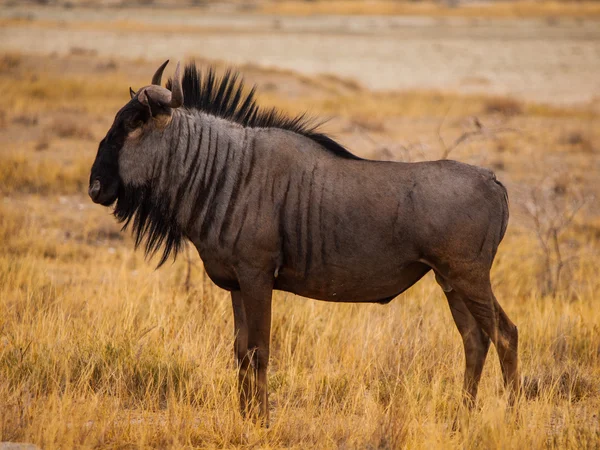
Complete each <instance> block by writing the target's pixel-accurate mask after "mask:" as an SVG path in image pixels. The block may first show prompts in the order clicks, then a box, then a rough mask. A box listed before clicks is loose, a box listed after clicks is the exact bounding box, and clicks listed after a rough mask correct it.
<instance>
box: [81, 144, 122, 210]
mask: <svg viewBox="0 0 600 450" xmlns="http://www.w3.org/2000/svg"><path fill="white" fill-rule="evenodd" d="M111 147H113V146H110V145H108V146H107V145H106V139H104V140H103V141H102V142H101V143H100V147H99V148H98V154H97V155H96V160H95V161H94V165H93V166H92V172H91V174H90V185H89V188H88V194H89V195H90V198H91V199H92V201H93V202H94V203H99V204H101V205H103V206H110V205H112V204H113V203H114V202H115V200H117V196H118V194H119V185H120V183H121V181H120V178H119V166H118V162H117V158H118V150H117V149H115V148H111Z"/></svg>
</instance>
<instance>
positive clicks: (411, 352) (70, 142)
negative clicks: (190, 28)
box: [0, 61, 600, 449]
mask: <svg viewBox="0 0 600 450" xmlns="http://www.w3.org/2000/svg"><path fill="white" fill-rule="evenodd" d="M15 64H16V66H15ZM20 64H26V61H25V62H21V63H11V67H10V68H7V69H5V70H4V71H2V73H1V74H0V89H4V88H8V86H12V87H13V89H4V90H5V92H6V93H7V94H6V100H5V101H6V104H5V105H4V107H5V108H6V109H5V111H6V113H7V121H6V122H7V125H6V129H5V130H3V131H6V132H7V133H13V135H14V136H16V137H18V136H21V134H26V135H29V134H31V139H30V140H27V139H25V138H23V139H24V140H23V142H21V143H20V144H19V145H17V144H10V143H7V142H6V141H3V142H4V145H3V146H2V147H1V148H0V180H1V182H0V192H1V194H2V200H1V201H0V242H2V245H1V246H0V311H1V314H0V404H1V405H2V408H0V441H7V440H10V441H27V442H34V443H36V444H38V445H40V446H41V447H43V448H44V449H53V448H63V449H64V448H71V447H78V448H161V449H162V448H191V447H201V448H207V447H208V448H214V447H225V448H232V447H234V448H236V447H237V448H241V447H244V448H247V447H260V448H282V447H286V448H319V449H321V448H339V447H344V448H506V449H511V448H514V449H521V448H533V449H542V448H573V449H575V448H594V447H597V446H598V442H600V424H599V420H598V414H599V412H600V389H599V386H600V309H599V308H598V307H597V293H598V291H599V290H600V279H599V278H598V276H597V273H598V270H599V268H600V257H599V255H600V253H599V251H600V240H599V238H600V223H599V222H598V220H597V218H593V217H586V216H583V215H582V217H581V218H579V219H578V220H577V221H576V222H575V224H574V226H573V227H572V228H571V229H569V230H567V232H566V233H565V234H564V235H563V236H562V237H561V243H562V245H565V246H568V248H570V249H571V251H572V254H573V256H574V258H573V259H572V261H571V263H570V270H569V271H568V274H567V275H568V278H567V279H566V280H565V281H566V285H567V286H568V288H566V289H564V290H563V291H561V292H560V293H558V294H557V295H555V296H544V295H542V294H541V293H540V288H539V286H540V283H539V276H540V265H541V254H540V250H539V245H538V243H537V241H536V238H535V236H534V234H533V232H532V231H531V230H529V229H527V228H523V227H522V226H519V222H518V220H517V221H515V220H513V221H512V222H511V225H510V227H509V233H508V235H507V237H506V239H505V241H504V242H503V244H502V245H501V247H500V250H499V253H498V257H497V261H496V264H495V266H494V270H493V282H494V286H495V291H496V295H497V297H498V298H499V300H500V302H501V303H502V305H503V307H504V308H505V310H506V311H507V312H508V314H509V315H510V317H511V318H512V319H513V320H514V321H515V322H516V323H517V325H518V326H519V329H520V346H521V347H520V348H521V357H520V361H521V371H522V375H523V378H524V386H525V387H524V397H523V399H522V400H521V402H520V404H519V407H518V408H517V409H516V410H515V412H514V413H510V412H509V413H507V411H506V397H505V394H504V390H503V387H502V383H501V375H500V369H499V364H498V361H497V356H496V354H495V351H494V350H492V351H491V352H490V355H489V358H488V362H487V364H486V368H485V371H484V376H483V380H482V385H481V389H480V397H479V405H478V408H477V410H476V411H475V412H473V413H472V415H471V416H470V417H467V416H466V415H464V413H463V412H462V411H460V410H459V409H458V407H457V405H459V404H460V399H461V382H462V371H463V353H462V345H461V341H460V337H459V334H458V332H457V331H456V330H455V327H454V324H453V322H452V319H451V315H450V312H449V309H448V307H447V304H446V301H445V299H444V296H443V294H442V292H441V291H440V289H439V288H438V287H437V286H436V284H435V282H434V280H433V279H432V277H430V276H428V277H426V279H424V280H423V281H422V282H420V283H419V284H418V285H417V286H415V287H414V288H412V289H411V290H409V291H408V292H407V293H406V294H404V295H402V296H401V297H400V298H398V299H396V300H394V301H393V302H392V303H391V304H390V305H387V306H380V305H348V304H327V303H322V302H316V301H313V300H307V299H303V298H300V297H296V296H293V295H289V294H285V293H276V294H275V299H274V316H273V335H272V359H271V368H270V381H269V383H270V392H271V398H270V401H271V408H272V424H271V428H269V429H268V430H265V429H261V428H259V427H256V426H255V425H254V424H253V423H251V422H250V421H245V420H243V419H242V418H241V417H240V415H239V414H238V413H237V400H236V369H235V366H234V363H233V348H232V347H233V345H232V343H233V342H232V338H233V336H232V335H233V324H232V314H231V311H230V300H229V296H228V294H227V293H226V292H224V291H221V290H219V289H218V288H216V287H214V285H213V284H212V283H211V282H210V281H209V280H208V278H207V277H206V276H205V275H204V274H203V271H202V268H201V265H200V263H199V259H198V257H197V256H196V254H195V251H191V252H190V255H191V257H192V261H193V262H194V265H193V266H192V268H191V269H192V288H191V290H190V291H189V292H186V290H185V288H184V279H185V277H186V273H187V270H188V266H187V264H186V258H185V256H186V255H185V254H183V255H181V256H182V257H180V258H179V259H178V260H177V261H176V262H175V263H174V264H172V265H169V264H167V265H166V266H165V267H163V268H161V269H160V270H159V271H154V270H153V267H154V264H155V263H156V261H150V262H147V261H144V258H143V255H142V254H141V252H134V251H133V244H132V242H131V239H130V238H129V237H128V236H127V234H125V233H120V232H119V227H118V225H117V224H115V223H114V220H113V218H112V217H111V216H110V214H109V211H108V210H107V209H104V208H102V207H99V206H97V205H93V204H91V202H90V201H89V200H88V199H87V197H86V195H85V188H86V184H87V177H88V175H89V166H90V164H91V161H92V160H93V157H94V153H95V143H93V142H88V141H86V140H82V139H80V138H79V135H78V133H72V132H69V133H62V134H61V133H53V140H52V142H51V143H50V146H49V148H48V149H46V150H44V151H43V152H42V151H36V150H35V145H36V142H37V141H38V139H39V137H38V136H37V135H35V133H36V132H37V131H39V129H41V130H42V131H44V130H50V131H51V130H52V129H53V128H54V127H55V125H56V124H57V123H60V121H62V120H64V119H63V114H67V115H66V116H64V117H71V116H70V114H73V112H77V111H78V114H79V116H80V117H81V120H82V121H83V122H84V124H83V125H81V124H78V126H83V128H82V129H83V130H90V132H91V133H92V134H93V135H94V136H96V137H97V136H99V133H101V132H102V131H105V130H106V129H107V128H108V126H109V125H110V122H111V120H112V114H113V113H114V111H115V110H116V109H117V108H118V107H119V106H120V105H122V104H123V103H124V102H125V101H126V100H127V98H128V97H127V90H126V87H127V86H128V85H129V84H133V85H134V87H135V86H139V85H141V84H142V83H143V80H139V81H140V83H139V84H135V83H134V82H132V81H131V80H128V81H124V77H123V76H122V75H121V74H120V73H119V72H114V73H111V74H109V75H104V74H103V75H94V74H88V75H85V76H83V75H82V76H81V77H79V76H71V75H69V76H62V77H58V76H56V75H55V74H53V73H52V71H37V72H36V71H33V72H32V73H33V75H32V76H34V80H35V81H33V82H32V83H30V85H29V86H27V85H26V84H27V83H25V81H22V80H21V79H20V76H19V73H20V72H18V70H20V69H19V68H18V66H19V65H20ZM15 67H16V68H15ZM15 71H16V72H15ZM28 71H29V72H31V69H28ZM42 72H43V73H42ZM271 75H272V74H271ZM271 75H269V74H268V73H261V74H258V75H257V76H258V78H259V79H260V77H263V78H265V79H267V78H268V76H271ZM276 75H277V76H284V75H285V74H276ZM288 75H289V74H288ZM290 76H291V75H290ZM59 78H60V79H59ZM84 81H85V82H84ZM134 81H135V80H134ZM304 81H305V85H306V86H307V88H306V89H307V91H306V92H307V97H306V99H303V100H302V101H295V100H294V101H292V100H290V99H287V98H286V97H283V96H281V95H280V94H278V92H277V91H276V90H275V91H273V92H269V93H266V94H264V95H263V96H262V97H261V98H262V100H264V102H265V103H267V104H277V105H279V106H282V107H284V108H287V109H289V110H290V111H293V112H296V111H298V109H305V107H306V106H308V105H309V104H310V105H312V106H313V111H314V112H318V113H331V114H336V115H340V116H342V117H344V118H349V119H352V120H358V121H361V120H362V121H363V122H362V123H367V122H368V123H369V124H371V125H372V127H375V132H377V133H381V134H385V133H388V132H389V131H388V130H387V128H385V127H384V126H383V125H381V124H383V122H382V118H383V117H396V118H399V119H398V120H400V119H402V120H403V119H405V118H409V119H410V120H413V119H411V118H414V120H415V123H419V122H418V121H417V119H419V120H424V121H426V122H427V121H429V122H431V124H432V125H430V127H433V129H435V127H436V126H437V124H438V123H439V120H440V119H441V118H443V117H445V116H447V117H448V118H449V122H450V123H449V124H448V127H449V130H448V133H458V132H460V126H459V125H455V124H453V121H456V120H458V119H459V118H461V117H463V116H464V115H469V114H484V113H485V108H486V105H489V104H493V103H496V104H501V102H499V101H497V100H496V99H489V98H485V97H476V96H472V97H461V96H456V95H452V94H437V93H396V94H381V95H379V94H378V95H377V96H373V95H372V94H370V93H368V92H366V91H362V90H361V89H360V88H358V87H356V86H350V85H348V84H344V83H336V82H335V80H331V79H328V80H319V79H316V80H312V81H311V80H304ZM115 86H119V89H115V88H114V87H115ZM14 87H16V89H14ZM313 91H318V92H320V94H319V96H318V97H319V98H320V99H321V100H320V102H319V101H317V100H318V99H315V102H313V101H312V100H313V99H312V98H311V96H310V92H313ZM323 92H325V93H326V95H321V94H322V93H323ZM315 104H316V105H317V106H314V105H315ZM520 107H521V113H520V115H519V116H518V117H519V120H523V121H531V123H533V124H534V125H535V126H539V124H545V126H548V125H547V124H548V123H552V124H554V123H562V121H566V122H567V123H568V124H569V125H571V124H573V123H574V124H576V125H577V127H573V128H571V130H574V131H572V132H573V133H575V132H579V133H581V134H582V136H583V138H582V139H584V140H585V141H586V142H588V141H589V142H590V145H593V143H594V142H597V140H598V137H597V133H595V132H592V131H593V130H592V129H591V128H589V129H590V130H592V131H589V132H588V131H585V132H584V131H581V130H588V127H587V123H588V121H590V120H593V119H594V117H595V116H594V113H593V112H590V111H587V110H581V111H580V110H574V109H573V110H569V109H557V108H549V107H545V106H540V105H526V104H525V105H520ZM32 114H36V117H37V115H39V117H40V123H39V124H38V123H37V122H36V123H35V124H29V125H24V124H22V123H18V121H17V122H13V118H14V117H17V116H18V115H24V117H29V116H28V115H32ZM534 114H535V115H534ZM98 116H102V117H103V118H102V120H99V119H97V117H98ZM97 120H98V121H99V122H98V123H96V121H97ZM365 120H366V121H367V122H365ZM407 120H408V119H407ZM546 121H550V122H546ZM380 123H381V124H380ZM412 123H413V122H409V124H412ZM528 123H529V122H528ZM378 124H380V126H379V127H378ZM555 128H557V127H555ZM36 130H37V131H36ZM553 131H554V130H553ZM18 133H21V134H18ZM540 133H541V134H544V135H550V136H551V135H552V133H547V132H546V131H544V130H542V131H541V132H540ZM555 133H557V137H556V139H559V138H560V139H565V138H564V136H567V137H569V136H568V135H565V134H564V133H563V134H560V133H561V131H560V129H557V130H555ZM84 137H85V136H84ZM511 139H513V140H507V141H506V142H505V143H504V144H506V145H513V144H514V145H517V144H518V145H525V144H526V143H527V141H528V139H529V138H526V137H522V136H519V137H511ZM548 139H550V138H548ZM553 139H554V138H553ZM573 142H574V143H573ZM581 142H583V141H582V140H577V139H575V138H572V139H570V140H569V139H567V140H566V141H565V143H564V144H561V145H563V146H564V147H565V149H564V150H563V151H562V152H563V153H559V155H560V156H561V158H563V159H564V161H568V162H569V164H571V165H572V168H571V170H572V171H573V172H574V173H575V171H576V170H581V172H582V173H584V172H585V170H587V169H588V168H589V161H590V160H589V158H590V157H592V156H593V154H592V153H584V152H583V150H577V148H579V146H582V144H581ZM573 148H575V150H577V151H578V152H580V153H581V155H584V156H585V158H580V157H579V156H578V155H579V153H575V150H574V149H573ZM469 151H470V150H469ZM474 151H475V150H474ZM521 152H522V153H521ZM535 152H537V153H539V152H540V150H539V148H538V147H536V146H532V148H531V149H528V150H527V152H526V153H525V152H524V151H523V150H521V149H519V150H518V151H512V150H510V149H506V150H503V153H502V154H501V155H502V157H504V158H505V160H506V165H507V169H506V174H507V175H510V176H511V178H515V179H519V177H526V176H527V175H530V174H529V173H528V172H527V171H528V169H527V167H526V166H525V165H524V162H526V161H527V160H529V159H533V157H532V156H531V155H532V154H535ZM74 155H75V156H74ZM590 155H592V156H590ZM542 156H543V154H542ZM515 203H516V202H515V200H514V199H513V211H514V210H516V209H517V205H516V204H515ZM457 416H458V417H459V418H460V422H461V423H462V424H463V425H462V427H461V429H460V430H456V431H455V430H453V428H452V425H453V423H454V421H455V418H456V417H457Z"/></svg>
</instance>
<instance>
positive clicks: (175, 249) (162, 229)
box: [113, 183, 184, 268]
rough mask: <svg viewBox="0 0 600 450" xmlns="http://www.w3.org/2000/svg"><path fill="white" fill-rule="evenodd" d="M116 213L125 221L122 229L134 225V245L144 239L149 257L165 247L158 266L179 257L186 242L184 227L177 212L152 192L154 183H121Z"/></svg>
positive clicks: (120, 220)
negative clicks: (181, 226)
mask: <svg viewBox="0 0 600 450" xmlns="http://www.w3.org/2000/svg"><path fill="white" fill-rule="evenodd" d="M113 214H114V216H115V218H116V219H117V221H118V222H119V223H122V224H123V227H122V228H121V229H122V230H125V229H126V228H128V227H129V226H130V225H131V228H132V233H133V238H134V241H135V248H138V247H139V246H140V245H141V244H142V242H143V243H144V246H145V253H146V256H153V255H154V254H156V253H157V252H158V251H159V250H160V248H161V247H164V248H163V254H162V256H161V258H160V261H159V263H158V266H157V268H158V267H160V266H162V265H163V264H164V263H165V262H166V261H167V259H169V255H171V254H173V258H175V257H177V253H179V251H180V250H181V248H182V246H183V241H184V234H183V230H182V229H181V228H180V227H179V225H178V224H177V220H176V218H175V215H176V214H177V211H170V210H169V207H168V204H167V203H165V201H164V199H163V198H162V197H161V196H160V195H153V193H152V188H151V183H148V184H147V185H145V186H132V185H123V183H121V186H120V188H119V196H118V197H117V203H116V204H115V210H114V212H113Z"/></svg>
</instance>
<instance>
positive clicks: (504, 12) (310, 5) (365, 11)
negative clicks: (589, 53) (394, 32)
mask: <svg viewBox="0 0 600 450" xmlns="http://www.w3.org/2000/svg"><path fill="white" fill-rule="evenodd" d="M260 12H262V13H270V14H291V15H309V14H341V15H344V14H346V15H410V16H427V17H497V18H509V17H559V18H560V17H585V18H589V17H597V16H600V5H598V3H597V2H593V1H582V2H580V1H576V2H575V1H574V2H560V1H504V2H493V3H488V4H485V5H469V4H458V5H457V6H455V7H449V6H445V5H441V4H440V3H434V2H402V1H391V0H388V1H386V0H375V1H362V0H333V1H332V0H318V1H310V2H307V1H287V0H284V1H276V2H270V3H266V4H265V5H264V6H262V7H261V8H260Z"/></svg>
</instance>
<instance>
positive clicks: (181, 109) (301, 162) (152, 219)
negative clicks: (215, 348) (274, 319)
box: [89, 61, 519, 423]
mask: <svg viewBox="0 0 600 450" xmlns="http://www.w3.org/2000/svg"><path fill="white" fill-rule="evenodd" d="M167 62H168V61H167ZM166 64H167V63H166V62H165V63H164V64H163V65H162V66H161V67H160V68H159V69H158V71H157V72H156V74H155V75H154V77H153V79H152V84H151V85H150V86H146V87H143V88H141V89H139V90H138V91H137V93H136V92H134V91H132V90H131V89H130V94H131V100H130V101H129V102H128V103H127V104H126V105H125V106H123V108H121V110H120V111H119V112H118V113H117V115H116V117H115V120H114V123H113V124H112V126H111V127H110V129H109V131H108V133H107V134H106V137H105V138H104V139H103V140H102V142H100V146H99V149H98V154H97V156H96V160H95V162H94V164H93V166H92V170H91V176H90V187H89V195H90V197H91V198H92V200H93V201H94V202H96V203H99V204H101V205H105V206H109V205H112V204H113V203H115V202H116V203H115V206H114V215H115V217H116V218H117V220H118V221H120V222H123V223H124V227H127V226H130V227H131V228H132V230H133V234H134V236H135V243H136V245H138V244H140V243H142V242H144V243H145V248H146V252H147V253H150V254H152V253H155V252H157V251H158V250H160V249H161V248H162V249H163V252H162V258H161V259H160V264H162V263H164V262H165V261H166V260H167V258H168V257H169V255H171V254H173V255H176V254H177V251H178V250H179V249H180V247H181V245H182V243H183V242H184V240H185V239H189V240H190V241H191V242H192V243H193V244H194V245H195V246H196V248H197V249H198V252H199V254H200V257H201V258H202V260H203V262H204V267H205V269H206V272H207V273H208V275H209V276H210V278H211V279H212V280H213V281H214V283H215V284H216V285H218V286H219V287H221V288H223V289H226V290H228V291H230V292H231V301H232V303H233V315H234V323H235V355H236V358H237V363H238V368H239V391H240V406H241V410H242V412H248V411H249V410H251V411H254V412H257V413H258V416H259V417H260V418H261V420H262V421H263V422H264V423H268V406H267V365H268V362H269V341H270V330H271V297H272V291H273V289H278V290H283V291H288V292H293V293H296V294H298V295H303V296H305V297H310V298H314V299H319V300H326V301H333V302H364V303H368V302H371V303H388V302H389V301H391V300H392V299H393V298H394V297H396V296H397V295H399V294H401V293H402V292H404V291H405V290H407V289H408V288H410V287H411V286H412V285H413V284H415V283H416V282H417V281H419V279H421V278H422V277H423V276H424V275H425V274H426V273H427V272H429V271H430V270H433V272H434V273H435V279H436V281H437V282H438V284H439V285H440V286H441V288H442V289H443V291H444V293H445V295H446V297H447V299H448V303H449V304H450V310H451V312H452V316H453V318H454V320H455V322H456V326H457V327H458V330H459V332H460V334H461V336H462V339H463V343H464V349H465V356H466V368H465V375H464V391H465V403H466V404H468V405H472V404H473V401H474V400H475V396H476V395H477V387H478V384H479V379H480V377H481V372H482V369H483V364H484V361H485V358H486V355H487V352H488V348H489V345H490V341H491V342H493V343H494V345H495V346H496V349H497V350H498V355H499V358H500V363H501V367H502V374H503V377H504V382H505V384H506V385H507V387H508V388H509V390H510V392H511V395H510V399H511V401H512V399H513V398H514V394H515V393H516V392H517V390H518V384H519V381H518V379H519V378H518V370H517V340H518V338H517V328H516V326H515V325H514V324H513V323H512V322H511V321H510V319H509V318H508V317H507V315H506V314H505V312H504V311H503V310H502V308H501V307H500V305H499V304H498V302H497V301H496V298H495V297H494V294H493V292H492V287H491V283H490V268H491V266H492V262H493V260H494V256H495V254H496V250H497V248H498V245H499V243H500V241H501V240H502V238H503V236H504V233H505V231H506V226H507V222H508V200H507V193H506V190H505V188H504V187H503V186H502V184H501V183H500V182H498V181H497V180H496V177H495V176H494V174H493V173H492V172H490V171H489V170H486V169H481V168H478V167H474V166H470V165H467V164H462V163H459V162H456V161H446V160H444V161H431V162H420V163H399V162H378V161H368V160H364V159H361V158H359V157H357V156H354V155H353V154H352V153H350V152H349V151H348V150H346V149H345V148H343V147H342V146H341V145H340V144H338V143H336V142H335V141H333V140H332V139H330V138H329V137H327V136H325V135H324V134H321V133H319V132H318V131H317V130H316V128H315V127H313V126H310V125H309V121H307V120H306V119H305V118H304V117H303V116H300V117H296V118H289V117H286V116H284V115H283V114H281V113H279V112H277V111H276V110H274V109H272V110H263V109H260V108H259V107H258V106H257V105H256V102H255V100H254V90H252V91H251V92H250V93H248V94H246V93H244V90H243V87H242V83H241V81H239V80H238V75H237V74H235V73H232V72H227V73H226V74H225V75H224V76H223V77H221V78H217V77H216V76H215V74H214V72H213V70H212V69H211V70H209V71H208V72H207V73H205V74H204V75H202V74H201V73H200V72H199V71H198V70H197V68H196V66H195V65H193V64H192V65H188V66H187V67H186V69H185V73H184V75H183V79H180V74H179V65H177V69H176V71H175V76H174V77H173V79H172V80H169V82H168V83H167V87H166V88H165V87H161V78H162V73H163V70H164V68H165V66H166ZM254 406H256V408H254Z"/></svg>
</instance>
